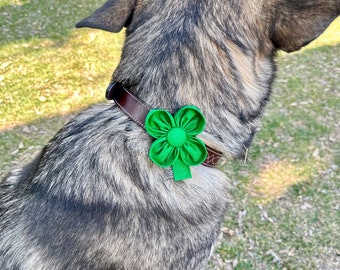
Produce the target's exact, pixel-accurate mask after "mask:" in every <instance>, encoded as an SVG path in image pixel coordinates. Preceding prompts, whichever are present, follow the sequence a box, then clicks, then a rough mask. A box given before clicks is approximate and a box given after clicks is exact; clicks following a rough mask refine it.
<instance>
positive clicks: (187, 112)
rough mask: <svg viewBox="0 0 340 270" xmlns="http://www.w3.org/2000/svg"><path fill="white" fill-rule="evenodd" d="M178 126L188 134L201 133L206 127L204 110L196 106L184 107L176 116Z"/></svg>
mask: <svg viewBox="0 0 340 270" xmlns="http://www.w3.org/2000/svg"><path fill="white" fill-rule="evenodd" d="M174 119H175V123H176V125H177V126H179V127H182V128H183V129H184V130H185V131H186V133H187V134H188V135H191V136H194V135H197V134H199V133H201V132H202V131H203V129H204V127H205V118H204V116H203V114H202V112H201V111H200V110H199V109H198V108H196V107H194V106H185V107H182V108H181V109H180V110H179V111H178V112H177V113H176V115H175V117H174Z"/></svg>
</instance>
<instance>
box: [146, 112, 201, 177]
mask: <svg viewBox="0 0 340 270" xmlns="http://www.w3.org/2000/svg"><path fill="white" fill-rule="evenodd" d="M204 127H205V118H204V116H203V114H202V112H201V111H200V110H199V109H198V108H197V107H195V106H185V107H182V108H181V109H180V110H179V111H178V112H177V113H176V114H175V115H174V116H172V115H171V114H170V113H169V112H168V111H165V110H161V109H155V110H151V111H150V112H149V113H148V115H147V116H146V119H145V129H146V131H147V132H148V133H149V134H150V135H151V136H152V137H153V138H155V139H156V140H155V141H154V142H153V143H152V145H151V147H150V151H149V157H150V159H151V160H152V161H153V162H154V163H155V164H157V165H158V166H160V167H163V168H165V167H170V166H171V167H172V170H173V173H174V179H175V181H180V180H184V179H188V178H191V177H192V175H191V171H190V166H196V165H200V164H202V163H203V162H204V160H205V159H206V158H207V149H206V146H205V144H204V143H203V142H202V141H201V140H200V139H198V138H197V137H196V135H198V134H200V133H201V132H202V131H203V130H204Z"/></svg>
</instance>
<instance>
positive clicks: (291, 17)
mask: <svg viewBox="0 0 340 270" xmlns="http://www.w3.org/2000/svg"><path fill="white" fill-rule="evenodd" d="M183 1H184V2H187V5H191V6H193V5H210V4H209V1H206V2H205V3H201V2H199V3H198V2H196V1H192V0H181V2H180V3H178V2H177V1H176V0H171V2H172V5H181V6H183V3H182V2H183ZM214 1H217V0H212V1H211V5H213V2H214ZM218 1H222V0H218ZM155 2H159V3H158V4H159V5H162V4H164V3H163V2H165V1H160V0H108V1H107V2H106V3H105V4H104V5H103V6H102V7H101V8H99V9H98V10H97V11H95V12H94V13H93V14H92V15H90V16H89V17H87V18H85V19H84V20H82V21H80V22H79V23H78V24H77V25H76V27H90V28H97V29H102V30H106V31H110V32H119V31H120V30H121V29H122V28H123V27H129V26H130V24H131V23H133V22H134V21H136V20H137V19H138V16H152V14H150V13H148V14H143V8H144V7H147V6H148V5H155ZM193 2H195V3H193ZM222 2H223V5H222V6H224V7H225V8H226V11H225V12H220V13H219V14H221V16H222V15H223V13H225V14H226V16H227V15H228V12H229V11H228V5H230V6H233V5H234V4H235V0H223V1H222ZM241 2H243V3H241V4H239V5H240V6H243V7H244V8H245V9H247V10H249V20H252V21H254V20H256V24H257V26H258V27H259V28H260V29H257V30H258V31H261V32H262V33H263V34H264V37H266V38H267V39H268V40H267V41H266V42H271V43H272V44H273V48H274V49H281V50H284V51H287V52H292V51H296V50H298V49H300V48H301V47H302V46H304V45H307V44H308V43H310V42H311V41H312V40H314V39H315V38H317V37H318V36H319V35H320V34H321V33H322V32H323V31H324V30H325V29H326V28H327V26H328V25H329V24H330V23H331V22H332V21H333V20H334V19H335V18H336V17H337V16H338V15H339V14H340V1H339V0H308V1H305V0H268V1H261V0H260V1H255V0H248V1H246V0H244V1H241ZM251 17H252V18H251ZM221 19H223V18H221ZM239 23H243V22H241V21H240V22H239ZM245 23H246V22H245Z"/></svg>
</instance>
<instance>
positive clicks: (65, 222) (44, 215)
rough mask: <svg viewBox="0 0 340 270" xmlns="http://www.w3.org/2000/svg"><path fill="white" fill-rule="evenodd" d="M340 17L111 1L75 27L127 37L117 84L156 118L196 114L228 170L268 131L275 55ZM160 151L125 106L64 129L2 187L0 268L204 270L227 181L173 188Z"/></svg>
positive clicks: (207, 177) (331, 10)
mask: <svg viewBox="0 0 340 270" xmlns="http://www.w3.org/2000/svg"><path fill="white" fill-rule="evenodd" d="M339 12H340V1H339V0H309V1H303V0H267V1H264V0H258V1H254V0H248V1H245V0H223V1H222V0H214V1H212V0H211V1H194V0H180V1H179V0H108V1H107V2H106V3H105V4H104V5H103V6H102V7H101V8H99V9H98V10H97V11H95V12H94V13H93V14H92V15H90V16H89V17H87V18H85V19H84V20H82V21H80V22H79V23H78V24H77V27H91V28H97V29H102V30H106V31H110V32H114V33H115V32H119V31H120V30H121V29H122V28H123V27H126V40H125V44H124V48H123V52H122V57H121V61H120V63H119V65H118V67H117V69H116V70H115V72H114V74H113V77H112V82H113V81H116V82H119V83H120V85H121V86H120V89H127V90H128V91H129V92H128V95H131V96H132V97H133V98H134V99H136V100H137V103H138V104H144V105H145V106H147V107H148V108H151V109H154V108H158V109H163V110H164V111H167V112H170V113H176V112H177V111H179V110H180V109H181V108H182V107H184V106H191V107H190V108H192V107H193V106H195V108H198V110H199V112H201V113H202V115H204V118H202V119H204V120H205V128H204V131H203V132H201V133H200V134H198V135H197V136H196V137H195V138H194V139H195V143H197V144H199V145H202V144H201V142H203V143H204V144H205V145H206V146H209V147H211V148H213V149H215V150H216V151H218V152H222V153H223V155H224V156H225V157H230V158H233V157H242V155H244V154H245V152H246V150H247V148H248V147H249V145H250V143H251V141H252V138H253V136H254V134H255V132H256V129H257V127H258V125H259V123H260V118H261V114H262V112H263V109H264V107H265V105H266V103H267V102H268V100H269V96H270V93H271V83H272V81H273V79H274V74H275V64H274V61H273V59H274V57H275V55H276V52H277V51H278V50H284V51H287V52H292V51H296V50H298V49H300V48H301V47H302V46H304V45H306V44H308V43H309V42H311V41H312V40H313V39H315V38H316V37H317V36H319V35H320V34H321V33H322V32H323V31H324V29H325V28H326V27H327V26H328V25H329V24H330V23H331V22H332V21H333V20H334V19H335V18H336V17H337V16H338V15H339ZM109 95H110V93H109ZM198 110H196V111H195V113H196V112H198ZM164 111H162V113H163V114H164V115H169V113H165V112H164ZM169 117H170V116H169ZM175 117H176V116H175ZM147 119H150V117H149V118H147ZM150 121H151V120H150ZM169 121H170V120H169ZM171 121H172V120H171ZM151 124H152V122H151ZM154 142H155V140H154V138H152V136H150V135H149V134H148V133H147V132H146V131H145V130H144V129H143V128H142V127H141V125H139V124H138V123H136V121H134V119H133V116H131V115H130V116H129V115H128V114H127V113H126V112H124V109H122V108H121V107H120V105H119V103H118V104H114V103H110V102H109V103H105V104H98V105H95V106H93V107H90V108H89V109H87V110H85V111H83V112H81V113H80V114H79V115H78V116H77V117H75V118H74V119H73V120H71V122H70V123H68V124H66V125H65V127H64V128H62V129H61V130H60V131H59V132H58V133H57V134H56V135H55V137H54V138H53V139H52V140H51V141H50V142H49V143H48V144H47V145H46V146H45V147H44V149H43V150H42V152H41V153H40V154H39V156H38V157H37V158H36V159H34V160H33V161H32V162H31V163H29V164H27V165H26V166H24V167H23V168H22V169H19V170H15V171H13V172H12V173H10V174H9V175H8V176H7V177H6V178H5V179H4V180H3V182H2V183H1V186H0V269H2V270H14V269H16V270H47V269H48V270H59V269H64V270H66V269H72V270H78V269H79V270H80V269H81V270H87V269H88V270H90V269H91V270H93V269H102V270H104V269H116V270H123V269H125V270H137V269H138V270H151V269H176V270H178V269H185V270H190V269H195V270H197V269H207V267H208V266H207V265H208V260H209V257H210V254H211V250H212V248H213V245H214V243H215V241H216V238H217V236H218V234H219V229H220V227H221V224H222V222H223V217H224V214H225V212H226V210H227V207H228V204H229V203H230V199H229V197H228V178H227V176H226V175H225V174H224V173H223V172H221V171H219V170H218V169H216V168H211V167H209V166H203V165H197V166H192V167H190V174H191V177H189V179H186V180H183V181H174V179H173V178H174V176H173V171H172V170H171V166H170V167H167V168H163V167H161V166H158V165H157V164H155V162H153V161H152V160H151V158H150V157H149V155H150V154H149V153H150V152H149V151H150V150H149V149H150V147H151V146H152V145H153V143H154ZM176 149H177V148H176ZM180 180H182V179H180Z"/></svg>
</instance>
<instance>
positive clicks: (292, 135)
mask: <svg viewBox="0 0 340 270" xmlns="http://www.w3.org/2000/svg"><path fill="white" fill-rule="evenodd" d="M102 2H103V0H101V1H99V0H88V1H85V0H74V1H62V2H60V1H42V0H30V1H29V0H21V1H20V0H0V175H4V174H5V172H7V171H8V170H10V169H11V168H13V167H15V166H17V165H19V164H22V163H23V162H26V161H27V160H30V159H31V158H32V156H34V155H35V154H36V153H37V151H39V149H41V148H42V146H43V145H45V144H46V143H47V141H48V140H49V139H50V138H51V137H52V136H53V135H54V133H55V132H56V131H57V130H58V129H60V127H61V126H62V125H63V124H64V123H65V122H66V121H68V120H69V119H70V118H71V117H73V116H74V115H75V113H77V112H78V111H79V110H81V109H83V108H86V107H88V106H89V105H90V104H93V103H97V102H101V101H104V91H105V88H106V86H107V84H108V83H109V80H110V76H111V73H112V71H113V70H114V68H115V66H116V65H117V62H118V60H119V57H120V52H121V48H122V42H123V40H124V33H119V34H116V35H113V34H110V33H105V32H102V31H96V30H89V29H86V30H85V29H79V30H75V29H73V26H74V25H75V23H77V20H80V19H82V18H83V17H85V16H86V15H88V14H89V13H90V12H91V11H93V10H94V9H95V8H96V7H99V6H100V5H101V4H102ZM277 65H278V73H277V79H276V81H275V84H274V87H273V92H274V93H273V96H272V99H271V102H270V104H269V106H268V108H267V110H266V114H265V115H264V119H263V124H262V127H261V130H260V131H259V133H258V134H257V136H256V138H255V140H254V143H253V146H252V147H251V149H250V151H249V155H248V159H247V161H246V162H243V161H227V162H225V163H224V164H223V165H222V166H221V168H222V169H223V170H224V171H225V172H226V174H227V175H228V176H229V177H230V183H231V187H232V190H231V194H232V197H233V200H234V202H233V204H232V205H231V206H230V210H229V212H228V213H227V214H226V218H225V224H224V228H223V237H222V238H221V241H220V244H219V246H218V247H217V248H216V252H215V254H214V257H213V260H212V262H211V268H212V269H238V270H241V269H306V270H307V269H326V270H328V269H329V270H330V269H340V240H339V239H340V211H339V209H340V173H339V166H340V123H339V119H340V106H339V104H340V86H339V84H340V81H339V77H340V19H338V20H337V21H336V22H335V23H333V24H332V25H331V27H330V28H329V29H328V31H327V32H326V33H325V34H324V35H323V36H322V37H320V38H319V39H318V40H316V41H315V42H313V43H312V44H311V45H310V46H308V47H307V48H305V49H304V50H302V51H300V52H298V53H294V54H284V53H280V54H279V57H278V59H277Z"/></svg>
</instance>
